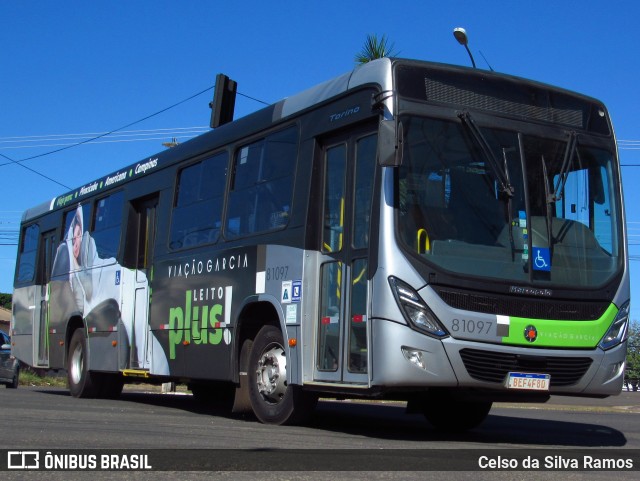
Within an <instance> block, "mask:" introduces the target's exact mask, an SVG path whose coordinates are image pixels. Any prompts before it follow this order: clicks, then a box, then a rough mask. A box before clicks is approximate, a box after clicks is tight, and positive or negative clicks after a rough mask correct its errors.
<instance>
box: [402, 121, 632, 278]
mask: <svg viewBox="0 0 640 481" xmlns="http://www.w3.org/2000/svg"><path fill="white" fill-rule="evenodd" d="M461 117H462V116H461ZM402 123H403V127H404V132H405V144H404V148H405V150H404V157H403V164H402V166H401V167H400V168H399V170H398V177H397V189H398V201H399V215H398V235H399V237H400V239H401V241H402V244H403V245H404V246H405V247H406V248H408V249H410V250H412V251H413V252H414V253H417V254H419V255H420V256H421V257H422V258H423V259H424V260H426V261H428V262H429V263H432V264H434V265H435V267H436V268H437V267H439V268H442V269H444V270H447V271H449V272H453V273H458V274H464V275H472V276H480V277H492V278H498V279H503V280H506V281H513V282H519V283H530V284H534V285H540V286H546V285H556V286H564V287H581V286H582V287H596V286H601V285H603V284H604V283H606V282H607V281H608V280H610V279H611V277H612V276H613V275H614V274H615V273H616V272H618V270H619V268H620V266H621V254H620V252H621V245H620V243H621V235H620V232H619V227H618V225H619V219H620V215H619V208H618V206H619V200H618V198H617V194H616V190H615V189H614V186H615V185H616V184H615V182H614V176H615V175H616V174H615V168H614V156H613V153H612V150H607V149H604V148H601V147H594V146H592V145H590V144H589V143H588V142H585V141H584V140H582V138H578V139H576V135H575V134H571V135H570V134H568V133H565V132H560V133H559V134H558V135H557V136H555V137H553V138H551V137H549V138H545V137H541V136H539V134H537V135H538V136H536V135H532V134H528V133H523V132H518V131H513V130H502V129H496V128H486V127H481V128H478V127H476V126H475V124H470V122H469V121H468V119H467V120H466V121H465V119H464V118H462V121H459V120H458V121H456V120H438V119H429V118H423V117H417V116H405V117H403V118H402Z"/></svg>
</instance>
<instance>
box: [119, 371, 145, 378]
mask: <svg viewBox="0 0 640 481" xmlns="http://www.w3.org/2000/svg"><path fill="white" fill-rule="evenodd" d="M122 375H123V376H124V377H144V378H148V377H149V371H146V370H143V369H123V370H122Z"/></svg>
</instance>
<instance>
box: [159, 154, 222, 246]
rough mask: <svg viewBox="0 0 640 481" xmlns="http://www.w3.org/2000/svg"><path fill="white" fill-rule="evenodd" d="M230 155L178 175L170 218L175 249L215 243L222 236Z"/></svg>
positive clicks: (193, 165)
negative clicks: (222, 216)
mask: <svg viewBox="0 0 640 481" xmlns="http://www.w3.org/2000/svg"><path fill="white" fill-rule="evenodd" d="M227 158H228V157H227V153H226V152H222V153H220V154H217V155H214V156H213V157H209V158H208V159H205V160H203V161H201V162H198V163H196V164H192V165H190V166H188V167H185V168H184V169H182V170H181V171H180V173H179V174H178V184H177V191H176V195H175V202H174V206H173V213H172V215H171V233H170V239H169V245H170V246H171V248H172V249H180V248H183V247H193V246H197V245H201V244H206V243H212V242H216V241H217V240H218V238H219V236H220V226H221V220H220V219H221V215H222V203H223V199H224V191H225V185H226V179H227Z"/></svg>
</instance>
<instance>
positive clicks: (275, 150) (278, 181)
mask: <svg viewBox="0 0 640 481" xmlns="http://www.w3.org/2000/svg"><path fill="white" fill-rule="evenodd" d="M297 145H298V134H297V129H295V128H293V127H292V128H289V129H287V130H284V131H281V132H277V133H275V134H272V135H269V136H268V137H265V138H264V139H261V140H259V141H257V142H254V143H252V144H250V145H246V146H244V147H242V148H240V149H239V150H238V151H237V153H236V156H235V159H234V173H233V181H232V186H231V192H230V194H229V207H228V214H227V226H226V236H227V237H237V236H243V235H247V234H253V233H257V232H264V231H268V230H273V229H279V228H282V227H284V226H285V225H286V224H287V222H288V220H289V213H290V210H291V197H292V193H293V173H294V170H295V165H296V153H297Z"/></svg>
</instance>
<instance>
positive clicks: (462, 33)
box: [453, 27, 477, 68]
mask: <svg viewBox="0 0 640 481" xmlns="http://www.w3.org/2000/svg"><path fill="white" fill-rule="evenodd" d="M453 36H454V37H455V38H456V40H457V41H458V43H459V44H460V45H462V46H463V47H464V48H465V49H466V50H467V53H468V54H469V58H470V59H471V64H472V65H473V68H477V67H476V61H475V60H474V59H473V55H471V50H469V46H468V45H467V44H468V43H469V38H468V37H467V31H466V30H465V29H464V28H462V27H457V28H454V29H453Z"/></svg>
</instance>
